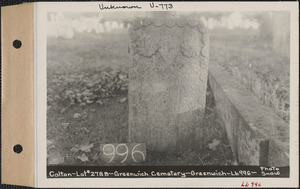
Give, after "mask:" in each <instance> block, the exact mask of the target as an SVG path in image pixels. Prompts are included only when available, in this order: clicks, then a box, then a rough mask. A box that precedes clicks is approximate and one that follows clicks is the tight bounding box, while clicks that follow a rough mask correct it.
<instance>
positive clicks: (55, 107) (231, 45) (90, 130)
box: [47, 32, 289, 166]
mask: <svg viewBox="0 0 300 189" xmlns="http://www.w3.org/2000/svg"><path fill="white" fill-rule="evenodd" d="M120 33H123V34H120ZM120 33H112V34H101V35H93V34H90V35H87V34H86V35H84V34H82V35H80V36H75V38H74V39H52V38H49V39H48V50H47V53H48V55H47V62H48V63H47V104H48V110H47V152H48V158H47V161H48V165H57V164H59V165H91V166H93V165H104V164H103V163H102V162H101V161H100V159H99V155H100V153H101V152H100V144H105V143H126V142H127V139H128V100H127V87H128V66H127V65H128V63H129V55H128V44H129V38H128V36H127V34H124V32H120ZM241 47H242V48H241ZM211 62H215V63H219V64H221V65H223V66H224V67H225V68H226V69H227V70H228V71H229V72H230V73H232V74H233V75H234V76H235V77H236V78H237V79H238V80H240V81H241V83H242V84H244V85H245V86H246V87H247V88H248V89H249V90H250V91H251V92H253V93H254V94H255V95H257V96H258V98H260V99H261V102H262V103H264V104H266V105H267V106H269V107H271V108H273V110H274V111H275V112H276V113H277V114H278V115H279V116H280V117H282V118H283V119H285V120H288V119H287V116H288V112H289V107H288V106H289V104H288V102H289V99H288V98H289V64H288V63H289V60H288V59H287V58H284V57H281V56H280V55H276V56H274V54H273V53H272V50H271V49H270V48H269V46H268V43H267V42H266V43H262V41H260V40H258V39H257V36H255V35H245V34H239V35H229V34H225V35H224V32H223V35H220V34H215V35H211V37H210V63H211ZM204 133H205V136H206V137H205V139H204V141H203V148H204V149H203V150H202V151H201V152H200V149H199V150H198V149H195V150H192V151H190V152H188V153H177V154H172V155H166V154H157V153H155V152H149V151H147V161H146V162H145V163H144V164H143V165H236V162H235V160H234V156H233V154H232V152H231V149H230V145H229V143H228V140H227V138H226V134H225V131H224V129H223V123H222V120H221V119H220V117H219V116H218V115H217V113H216V110H215V104H214V99H213V95H212V92H211V90H210V89H209V87H208V89H207V97H206V113H205V119H204Z"/></svg>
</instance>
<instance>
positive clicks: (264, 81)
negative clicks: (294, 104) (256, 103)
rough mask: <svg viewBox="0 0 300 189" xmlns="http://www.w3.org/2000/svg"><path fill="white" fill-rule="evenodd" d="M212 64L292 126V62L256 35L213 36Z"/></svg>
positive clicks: (211, 46) (211, 47)
mask: <svg viewBox="0 0 300 189" xmlns="http://www.w3.org/2000/svg"><path fill="white" fill-rule="evenodd" d="M210 38H211V40H210V42H211V43H210V63H218V64H220V65H222V66H224V67H225V69H226V70H227V71H228V72H230V73H231V74H232V75H234V76H235V78H236V79H237V80H239V81H240V82H241V83H242V84H243V85H244V86H246V87H247V89H248V90H249V91H251V92H252V93H253V94H255V95H256V96H257V97H258V98H259V99H260V101H261V102H262V103H263V104H265V105H266V106H268V107H270V108H271V109H273V111H274V112H275V113H276V114H277V115H278V116H279V117H281V118H282V119H283V120H284V121H286V122H287V123H289V114H290V112H289V106H290V103H289V95H290V64H289V62H290V60H289V58H288V57H284V56H281V55H279V54H278V53H275V52H273V51H272V49H271V46H272V44H271V42H268V41H264V40H261V39H260V38H259V37H258V36H256V35H245V34H224V33H223V34H222V35H220V34H216V35H211V37H210Z"/></svg>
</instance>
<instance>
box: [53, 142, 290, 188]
mask: <svg viewBox="0 0 300 189" xmlns="http://www.w3.org/2000/svg"><path fill="white" fill-rule="evenodd" d="M118 145H119V144H117V145H116V144H112V146H113V147H112V146H111V145H106V146H105V145H103V146H102V148H108V147H109V149H106V150H108V152H107V154H108V155H105V156H107V157H105V158H106V159H107V160H106V161H107V162H110V163H109V164H108V165H112V164H111V163H113V162H117V165H119V164H120V162H121V161H124V160H125V161H124V162H126V161H134V160H133V158H132V156H133V157H134V158H135V160H136V161H139V160H141V161H143V160H144V159H143V155H142V153H143V150H142V149H141V146H143V145H141V146H137V145H138V144H130V145H128V144H126V146H127V145H128V146H127V147H128V153H127V148H126V147H125V146H124V145H119V147H118V148H117V146H118ZM135 146H136V148H135V149H134V147H135ZM132 152H133V153H132ZM119 156H120V157H119ZM118 158H119V159H118ZM117 159H118V160H117ZM130 159H131V160H130ZM265 169H268V170H270V169H272V170H273V169H274V170H276V169H279V171H280V174H279V175H275V174H269V175H264V174H263V173H262V171H263V172H265V171H266V170H265ZM47 177H48V178H79V177H83V178H97V177H107V178H114V177H177V178H186V177H195V178H196V177H274V178H275V177H276V178H288V177H289V167H259V166H246V167H244V168H243V167H239V166H217V167H212V166H191V167H190V166H169V167H168V166H153V167H150V166H130V168H128V167H127V166H95V167H90V166H79V167H78V166H77V167H66V166H48V167H47ZM252 183H253V184H252ZM252 185H253V186H252ZM261 185H262V183H260V182H257V181H255V180H248V181H247V180H244V181H243V182H242V183H241V185H240V186H242V187H259V186H261Z"/></svg>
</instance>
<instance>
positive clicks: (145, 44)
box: [130, 18, 209, 63]
mask: <svg viewBox="0 0 300 189" xmlns="http://www.w3.org/2000/svg"><path fill="white" fill-rule="evenodd" d="M162 28H163V30H162ZM166 30H170V31H171V30H172V32H170V35H164V36H163V37H161V34H162V32H165V31H166ZM187 30H189V31H187ZM150 31H151V32H150ZM191 33H195V34H196V33H198V34H196V35H198V37H194V38H193V37H191V36H187V35H190V34H191ZM199 35H200V36H199ZM130 36H131V39H132V44H131V50H132V51H133V54H135V53H139V54H140V55H142V56H144V57H148V58H150V57H151V56H153V55H154V54H156V53H160V54H161V56H162V57H163V59H164V60H165V62H166V63H168V62H170V61H172V58H173V57H174V56H175V55H176V54H177V53H178V52H181V53H182V54H183V55H184V56H185V57H189V58H193V57H198V56H199V55H201V56H202V57H208V43H209V42H208V41H209V36H208V33H207V29H206V27H205V26H204V24H203V23H202V21H200V20H194V19H183V18H175V19H174V18H167V19H160V18H139V19H136V20H135V21H133V22H132V25H131V27H130ZM182 36H183V38H182ZM193 36H195V35H193ZM178 40H179V41H178ZM199 40H201V41H199ZM175 41H177V42H175ZM193 43H194V44H195V45H193ZM170 44H172V46H171V48H170ZM196 44H199V45H196ZM200 44H202V45H200ZM191 45H192V46H193V47H191ZM197 46H198V47H197ZM195 47H197V48H195ZM166 54H168V56H166ZM172 55H173V56H172Z"/></svg>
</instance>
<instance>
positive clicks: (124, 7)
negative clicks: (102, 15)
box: [99, 2, 174, 10]
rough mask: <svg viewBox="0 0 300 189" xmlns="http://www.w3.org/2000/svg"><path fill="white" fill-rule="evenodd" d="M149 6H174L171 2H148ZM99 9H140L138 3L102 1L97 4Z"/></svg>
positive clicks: (160, 7)
mask: <svg viewBox="0 0 300 189" xmlns="http://www.w3.org/2000/svg"><path fill="white" fill-rule="evenodd" d="M149 7H150V8H151V9H160V10H171V9H173V8H174V6H173V4H172V3H154V2H152V3H150V4H149ZM99 9H100V10H115V9H142V7H141V6H139V5H113V4H109V5H105V4H103V3H101V4H99Z"/></svg>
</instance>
